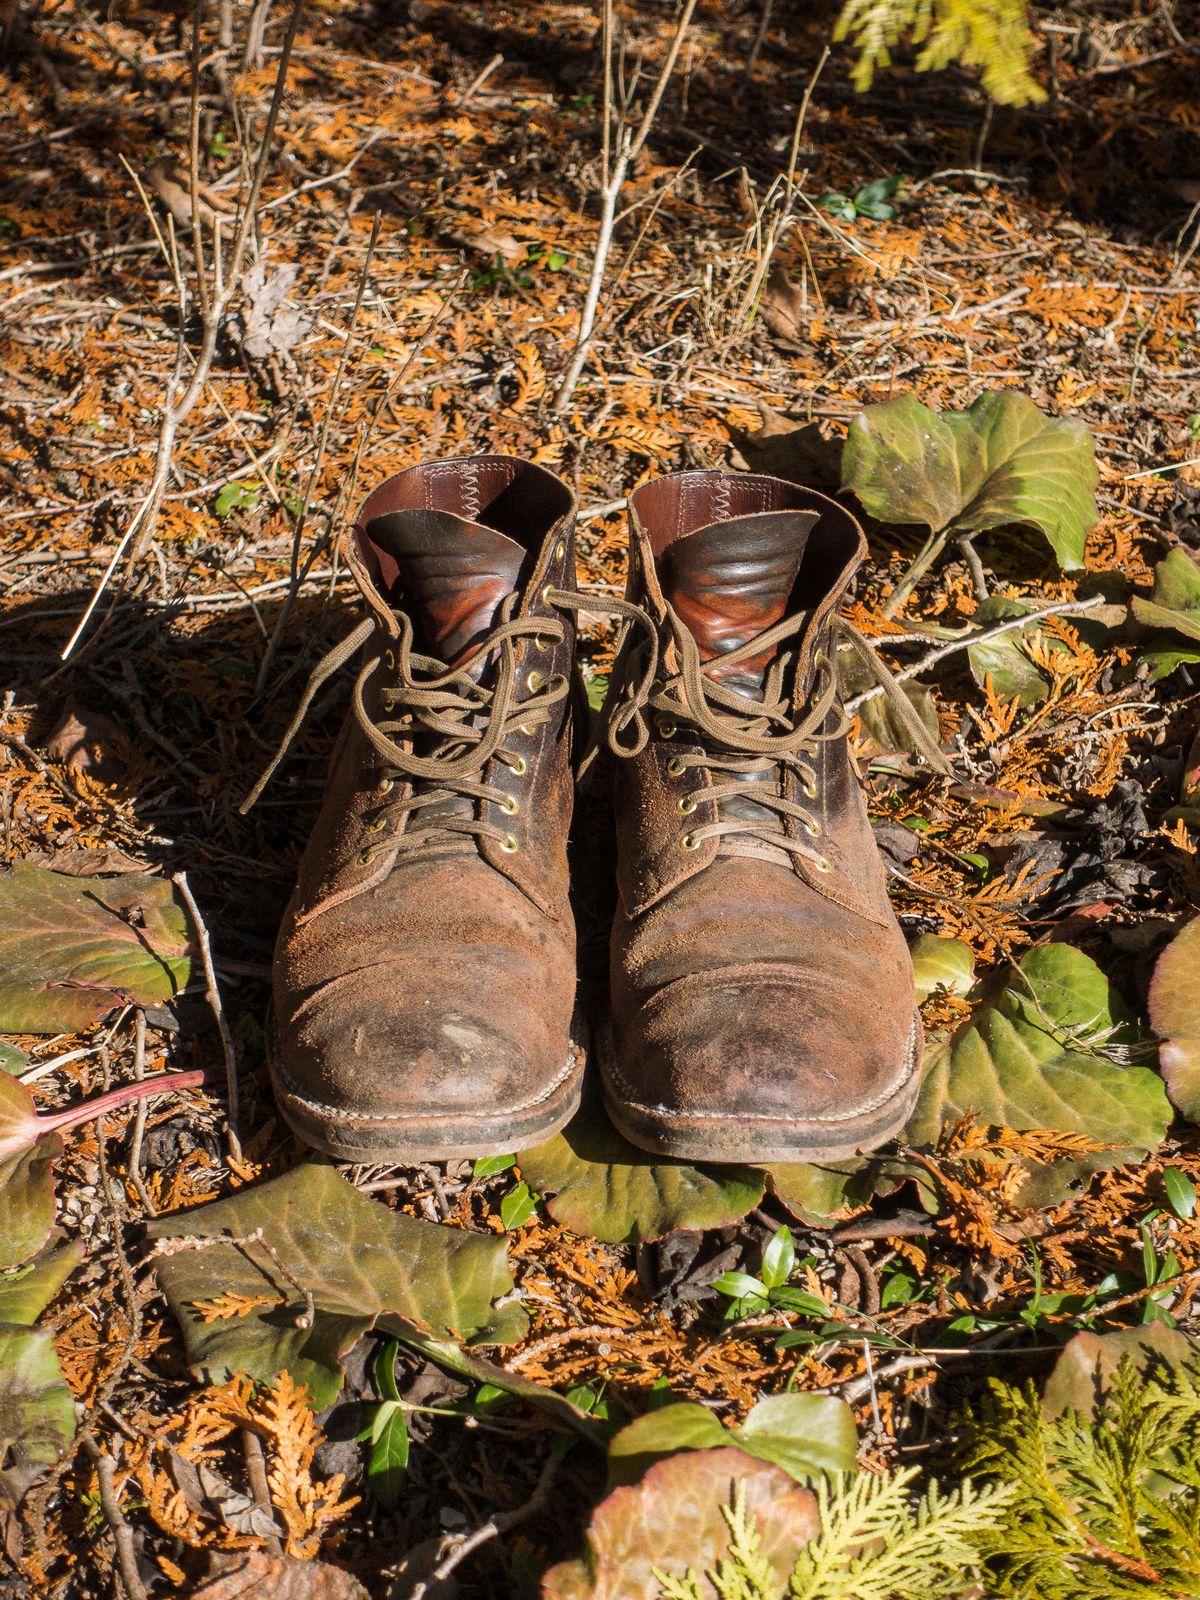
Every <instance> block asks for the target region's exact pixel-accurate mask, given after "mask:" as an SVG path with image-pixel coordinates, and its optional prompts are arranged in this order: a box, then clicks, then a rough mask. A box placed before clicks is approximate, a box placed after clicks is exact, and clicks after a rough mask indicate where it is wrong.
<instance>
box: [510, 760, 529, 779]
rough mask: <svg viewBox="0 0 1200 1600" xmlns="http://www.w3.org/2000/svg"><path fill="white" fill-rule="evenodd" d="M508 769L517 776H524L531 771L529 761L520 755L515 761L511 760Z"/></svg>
mask: <svg viewBox="0 0 1200 1600" xmlns="http://www.w3.org/2000/svg"><path fill="white" fill-rule="evenodd" d="M508 770H509V771H510V772H511V773H512V775H513V776H514V777H515V778H523V777H524V776H525V774H526V773H527V772H528V771H529V763H528V761H526V759H525V757H524V756H518V757H517V759H516V760H515V761H510V762H509V764H508Z"/></svg>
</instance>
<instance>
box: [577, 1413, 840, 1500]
mask: <svg viewBox="0 0 1200 1600" xmlns="http://www.w3.org/2000/svg"><path fill="white" fill-rule="evenodd" d="M730 1444H735V1445H737V1447H738V1449H739V1450H744V1451H746V1453H747V1455H752V1456H757V1457H758V1459H759V1460H760V1461H770V1462H773V1463H774V1464H775V1465H776V1466H778V1467H782V1468H783V1470H784V1471H785V1472H786V1473H787V1474H788V1476H789V1477H792V1478H794V1479H795V1480H796V1482H797V1483H811V1482H812V1480H813V1479H814V1478H815V1477H818V1476H820V1474H821V1473H825V1472H853V1471H854V1469H855V1451H856V1450H857V1448H858V1436H857V1432H856V1429H855V1426H854V1413H853V1412H852V1411H851V1410H850V1407H849V1406H848V1405H847V1404H846V1402H845V1401H844V1400H838V1399H836V1398H834V1397H833V1396H832V1395H821V1394H773V1395H766V1396H765V1397H764V1398H763V1399H762V1400H760V1401H759V1402H758V1404H757V1405H756V1406H755V1407H754V1408H753V1409H752V1410H751V1412H750V1414H749V1415H748V1416H747V1418H746V1420H745V1422H743V1423H742V1424H741V1425H740V1426H736V1427H728V1428H727V1427H726V1426H725V1425H724V1423H722V1422H720V1421H719V1420H718V1419H717V1417H715V1416H714V1415H713V1413H712V1412H711V1411H709V1410H708V1408H707V1407H706V1406H702V1405H695V1404H693V1403H691V1402H682V1403H680V1404H678V1405H668V1406H660V1407H659V1408H658V1410H657V1411H649V1412H647V1413H646V1415H645V1416H643V1417H638V1419H637V1420H636V1421H635V1422H631V1423H630V1424H629V1426H628V1427H626V1428H622V1429H621V1431H620V1433H618V1434H617V1435H616V1437H615V1438H614V1439H613V1441H612V1443H611V1444H610V1445H609V1447H608V1466H609V1482H610V1483H633V1482H636V1480H637V1479H638V1478H640V1477H641V1476H642V1475H643V1473H644V1472H645V1471H646V1468H647V1467H648V1466H649V1465H650V1464H651V1462H652V1461H655V1460H656V1459H658V1458H660V1457H662V1456H667V1455H673V1454H674V1453H675V1452H676V1451H677V1450H711V1449H718V1448H720V1447H721V1446H722V1445H730Z"/></svg>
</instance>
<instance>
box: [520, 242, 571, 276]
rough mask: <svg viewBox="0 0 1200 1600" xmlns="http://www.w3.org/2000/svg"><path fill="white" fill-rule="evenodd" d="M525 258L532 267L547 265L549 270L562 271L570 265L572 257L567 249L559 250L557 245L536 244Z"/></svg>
mask: <svg viewBox="0 0 1200 1600" xmlns="http://www.w3.org/2000/svg"><path fill="white" fill-rule="evenodd" d="M525 259H526V261H527V262H528V263H529V265H530V266H532V267H545V268H546V270H547V272H561V271H562V269H563V268H564V267H565V266H567V265H569V263H570V260H571V257H570V255H569V254H568V252H567V251H565V250H559V249H558V248H557V247H556V246H555V245H549V244H535V245H534V246H533V247H532V249H531V250H530V251H529V254H528V255H527V256H526V258H525Z"/></svg>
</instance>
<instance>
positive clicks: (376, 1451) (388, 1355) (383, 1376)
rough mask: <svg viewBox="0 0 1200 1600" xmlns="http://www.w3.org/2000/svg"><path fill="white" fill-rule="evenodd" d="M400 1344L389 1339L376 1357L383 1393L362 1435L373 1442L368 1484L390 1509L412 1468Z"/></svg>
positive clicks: (376, 1373) (378, 1383)
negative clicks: (401, 1383)
mask: <svg viewBox="0 0 1200 1600" xmlns="http://www.w3.org/2000/svg"><path fill="white" fill-rule="evenodd" d="M399 1354H400V1345H399V1343H398V1342H397V1341H396V1340H395V1339H389V1340H388V1342H387V1343H386V1344H385V1345H384V1346H383V1348H382V1349H381V1350H380V1352H379V1354H378V1355H377V1356H376V1357H375V1369H374V1377H375V1387H376V1389H377V1390H378V1392H379V1394H380V1395H381V1396H382V1398H381V1400H380V1402H379V1404H378V1405H377V1406H373V1407H371V1409H370V1411H369V1413H368V1420H367V1425H366V1427H365V1428H363V1430H362V1432H361V1433H360V1434H359V1436H358V1437H359V1439H360V1440H366V1441H368V1442H369V1444H370V1449H369V1451H368V1453H367V1483H368V1484H369V1485H370V1489H371V1493H372V1494H373V1495H374V1496H375V1498H376V1500H378V1501H379V1503H380V1505H381V1506H384V1507H386V1509H387V1510H389V1511H391V1510H393V1509H394V1508H395V1507H396V1506H397V1505H398V1504H399V1502H400V1488H401V1485H402V1484H403V1481H404V1475H405V1473H406V1472H407V1471H408V1424H407V1422H406V1421H405V1418H404V1412H405V1405H404V1402H403V1401H402V1400H401V1398H400V1391H399V1389H398V1388H397V1387H396V1357H397V1356H398V1355H399Z"/></svg>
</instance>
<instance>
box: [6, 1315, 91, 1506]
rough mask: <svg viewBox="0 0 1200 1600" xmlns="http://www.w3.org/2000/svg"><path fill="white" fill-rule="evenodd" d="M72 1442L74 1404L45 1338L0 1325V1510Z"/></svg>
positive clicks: (40, 1333)
mask: <svg viewBox="0 0 1200 1600" xmlns="http://www.w3.org/2000/svg"><path fill="white" fill-rule="evenodd" d="M74 1437H75V1403H74V1401H73V1400H72V1399H71V1391H70V1390H69V1389H68V1388H67V1386H66V1384H65V1383H64V1382H63V1375H62V1370H61V1368H60V1367H59V1365H58V1357H57V1355H56V1354H55V1353H54V1344H53V1341H52V1340H51V1338H50V1335H49V1334H48V1333H46V1332H44V1331H43V1330H42V1329H40V1328H23V1327H14V1326H12V1325H10V1324H8V1323H3V1324H0V1507H3V1506H5V1505H9V1506H11V1505H13V1504H15V1502H16V1501H18V1500H19V1499H20V1498H21V1496H22V1494H24V1492H25V1490H26V1489H27V1488H28V1487H29V1485H30V1483H31V1482H32V1481H33V1479H34V1478H35V1477H36V1476H37V1473H38V1469H39V1468H41V1467H45V1466H48V1465H49V1464H50V1463H51V1462H52V1461H57V1459H58V1457H59V1456H60V1455H61V1454H62V1452H63V1451H64V1450H65V1449H66V1448H67V1446H68V1445H69V1444H70V1442H71V1440H72V1439H73V1438H74Z"/></svg>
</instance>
